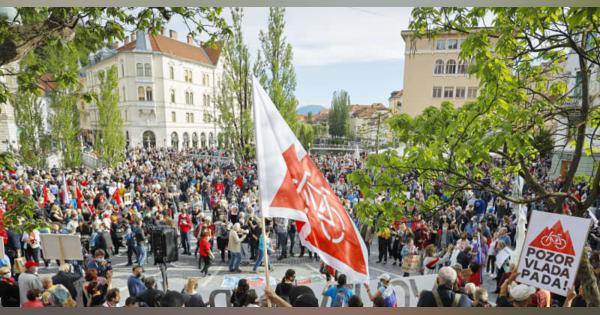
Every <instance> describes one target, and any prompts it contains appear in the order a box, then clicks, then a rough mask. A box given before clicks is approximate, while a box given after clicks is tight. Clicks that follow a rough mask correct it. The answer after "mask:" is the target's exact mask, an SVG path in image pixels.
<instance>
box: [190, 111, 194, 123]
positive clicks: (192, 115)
mask: <svg viewBox="0 0 600 315" xmlns="http://www.w3.org/2000/svg"><path fill="white" fill-rule="evenodd" d="M190 122H191V123H192V124H193V123H194V113H190Z"/></svg>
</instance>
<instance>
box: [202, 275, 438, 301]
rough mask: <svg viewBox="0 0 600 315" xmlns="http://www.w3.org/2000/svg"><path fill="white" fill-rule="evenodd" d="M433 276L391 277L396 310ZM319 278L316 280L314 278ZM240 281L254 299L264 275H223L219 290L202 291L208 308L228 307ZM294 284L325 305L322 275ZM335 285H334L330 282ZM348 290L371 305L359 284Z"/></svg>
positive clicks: (426, 287)
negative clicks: (250, 291) (207, 298)
mask: <svg viewBox="0 0 600 315" xmlns="http://www.w3.org/2000/svg"><path fill="white" fill-rule="evenodd" d="M436 277H437V276H436V275H425V276H413V277H397V278H392V280H391V281H390V283H391V284H392V286H393V287H394V290H395V292H396V296H397V298H398V306H399V307H416V306H417V302H418V300H419V294H420V293H421V291H423V290H431V289H432V288H433V287H434V285H435V280H436ZM317 278H319V279H317ZM240 279H247V280H248V284H249V285H250V289H251V290H254V291H255V292H256V294H257V295H258V296H261V295H262V294H263V291H264V287H265V278H264V276H256V275H226V276H225V277H224V278H223V282H222V283H221V287H220V288H218V289H215V290H212V291H210V292H206V293H205V292H203V294H207V295H208V296H209V297H210V298H209V303H210V305H211V306H213V307H215V306H217V307H222V306H231V305H229V304H230V303H229V297H230V296H231V290H233V289H234V288H235V287H236V286H237V283H238V281H239V280H240ZM297 281H298V282H297V283H296V284H297V285H305V286H307V287H309V288H311V289H312V290H313V292H314V293H315V296H316V297H317V299H318V300H319V305H321V306H326V305H329V302H330V301H329V298H327V297H324V296H323V295H322V294H321V292H322V291H323V288H324V287H325V284H326V282H325V278H324V277H323V276H309V277H306V278H299V279H297ZM270 282H271V283H270V284H271V287H275V286H276V284H277V281H276V279H275V278H273V277H271V281H270ZM378 282H379V280H377V279H373V280H370V281H369V287H370V288H371V290H374V289H375V288H377V284H378ZM332 284H335V282H332ZM348 288H350V289H351V290H352V291H353V292H354V293H355V294H357V295H359V296H361V297H362V299H363V301H365V305H371V303H370V302H369V301H368V299H369V298H368V294H367V291H366V289H365V287H364V285H363V284H362V283H354V284H348ZM222 295H225V297H224V298H217V297H219V296H222Z"/></svg>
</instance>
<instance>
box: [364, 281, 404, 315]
mask: <svg viewBox="0 0 600 315" xmlns="http://www.w3.org/2000/svg"><path fill="white" fill-rule="evenodd" d="M390 280H391V277H390V275H389V274H387V273H384V274H382V275H381V276H379V283H378V284H377V291H375V293H374V294H372V293H371V288H369V284H368V283H365V284H364V285H365V290H367V294H368V295H369V299H370V300H371V301H374V300H375V299H376V298H378V297H383V304H384V306H385V307H398V298H397V297H396V291H395V290H394V287H393V286H392V285H391V284H390Z"/></svg>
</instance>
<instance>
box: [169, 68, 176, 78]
mask: <svg viewBox="0 0 600 315" xmlns="http://www.w3.org/2000/svg"><path fill="white" fill-rule="evenodd" d="M169 77H170V78H171V80H175V69H174V68H173V66H169Z"/></svg>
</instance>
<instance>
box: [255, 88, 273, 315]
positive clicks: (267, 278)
mask: <svg viewBox="0 0 600 315" xmlns="http://www.w3.org/2000/svg"><path fill="white" fill-rule="evenodd" d="M257 83H258V80H257V79H256V77H254V76H252V96H253V99H252V116H253V118H254V144H255V145H254V147H255V150H256V157H257V159H256V168H257V169H256V177H260V172H259V171H258V168H259V167H261V166H260V165H259V160H260V159H258V145H256V142H257V141H258V128H257V126H256V102H255V101H254V100H255V99H256V98H255V96H256V95H254V84H257ZM260 186H261V185H260V178H259V180H258V191H259V202H258V204H259V205H260V216H261V221H262V222H261V223H262V224H261V226H262V228H261V230H262V238H263V262H264V264H265V289H268V290H270V289H271V278H270V276H269V251H268V250H267V244H268V243H267V227H266V224H265V223H266V220H265V211H264V210H265V209H263V206H262V197H260V188H261V187H260ZM266 300H267V307H271V300H270V299H268V298H267V299H266Z"/></svg>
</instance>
